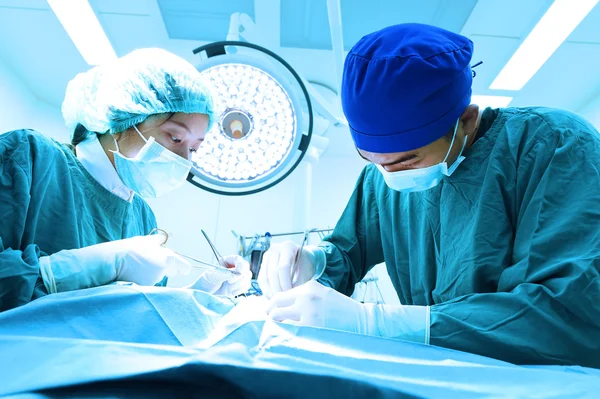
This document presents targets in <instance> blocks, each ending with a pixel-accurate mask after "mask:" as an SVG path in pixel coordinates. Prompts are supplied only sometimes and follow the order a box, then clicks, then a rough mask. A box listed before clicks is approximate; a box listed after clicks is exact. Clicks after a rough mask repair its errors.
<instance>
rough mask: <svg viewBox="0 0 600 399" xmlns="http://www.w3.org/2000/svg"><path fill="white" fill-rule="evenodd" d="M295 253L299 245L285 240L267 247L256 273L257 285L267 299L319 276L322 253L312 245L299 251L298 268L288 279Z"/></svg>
mask: <svg viewBox="0 0 600 399" xmlns="http://www.w3.org/2000/svg"><path fill="white" fill-rule="evenodd" d="M299 250H300V246H299V245H297V244H295V243H293V242H291V241H286V242H283V243H280V244H273V245H271V247H270V248H269V250H268V251H267V252H265V254H264V255H263V259H262V263H261V265H260V271H259V273H258V285H259V286H260V289H261V291H262V292H263V295H265V296H266V297H267V298H271V297H272V296H273V295H275V294H276V293H278V292H283V291H288V290H291V289H292V288H294V287H298V286H300V285H302V284H305V283H306V282H308V281H310V280H313V279H318V278H319V277H321V275H322V274H323V271H324V270H325V265H326V262H327V260H326V257H325V252H324V251H323V250H322V249H321V248H319V247H316V246H305V247H304V248H303V249H302V255H301V257H300V261H299V263H298V268H297V270H296V273H295V275H294V276H292V266H293V265H294V261H295V259H296V255H297V254H298V251H299Z"/></svg>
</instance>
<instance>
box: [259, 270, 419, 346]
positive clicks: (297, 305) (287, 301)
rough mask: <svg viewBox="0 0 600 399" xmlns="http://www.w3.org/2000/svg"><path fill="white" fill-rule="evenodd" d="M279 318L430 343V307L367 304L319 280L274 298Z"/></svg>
mask: <svg viewBox="0 0 600 399" xmlns="http://www.w3.org/2000/svg"><path fill="white" fill-rule="evenodd" d="M267 314H268V315H269V317H271V318H272V319H273V320H275V321H285V322H290V323H292V324H299V325H306V326H312V327H322V328H329V329H334V330H341V331H347V332H353V333H358V334H365V335H374V336H379V337H386V338H400V339H404V340H408V341H414V342H420V343H426V344H428V343H429V325H430V321H429V307H428V306H402V305H400V306H396V305H378V304H371V303H369V304H363V303H360V302H358V301H355V300H354V299H352V298H349V297H347V296H345V295H343V294H341V293H339V292H337V291H335V290H333V289H331V288H328V287H325V286H323V285H321V284H320V283H319V282H317V281H314V280H313V281H309V282H307V283H306V284H304V285H302V286H300V287H298V288H294V289H292V290H290V291H287V292H282V293H278V294H276V295H274V296H273V298H272V299H271V300H270V304H269V307H268V308H267Z"/></svg>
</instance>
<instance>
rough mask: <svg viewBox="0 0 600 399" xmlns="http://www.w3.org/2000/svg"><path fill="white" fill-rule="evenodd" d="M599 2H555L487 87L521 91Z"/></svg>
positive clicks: (595, 0) (584, 0)
mask: <svg viewBox="0 0 600 399" xmlns="http://www.w3.org/2000/svg"><path fill="white" fill-rule="evenodd" d="M598 1H599V0H577V1H573V0H555V1H554V3H552V5H551V6H550V8H548V11H546V14H544V16H543V17H542V19H540V21H539V22H538V23H537V25H536V26H535V27H534V28H533V30H532V31H531V33H530V34H529V36H527V38H526V39H525V40H524V41H523V43H521V46H520V47H519V48H518V49H517V51H516V52H515V54H513V56H512V57H511V59H510V60H509V61H508V63H507V64H506V65H505V66H504V68H502V70H501V71H500V73H499V74H498V76H497V77H496V79H495V80H494V81H493V82H492V84H491V85H490V89H492V90H521V89H522V88H523V86H525V84H527V82H528V81H529V79H531V78H532V77H533V75H535V74H536V73H537V71H538V70H539V69H540V68H541V67H542V65H544V63H545V62H546V61H547V60H548V59H549V58H550V56H552V54H553V53H554V52H555V51H556V49H557V48H558V47H560V45H561V44H562V43H563V42H564V41H565V40H566V39H567V37H569V35H570V34H571V32H573V31H574V30H575V28H576V27H577V26H578V25H579V23H580V22H581V21H582V20H583V19H584V18H585V17H586V15H588V14H589V12H590V11H591V10H592V9H593V8H594V6H595V5H596V4H597V3H598Z"/></svg>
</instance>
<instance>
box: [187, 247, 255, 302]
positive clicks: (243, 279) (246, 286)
mask: <svg viewBox="0 0 600 399" xmlns="http://www.w3.org/2000/svg"><path fill="white" fill-rule="evenodd" d="M225 262H226V263H227V264H228V266H229V268H232V269H235V270H236V271H238V272H240V275H235V274H231V273H227V272H222V271H219V270H208V271H206V272H204V273H203V274H202V275H201V276H200V278H198V280H196V282H194V283H193V284H192V285H190V286H188V287H187V288H193V289H196V290H200V291H204V292H208V293H209V294H214V295H225V296H229V297H235V296H238V295H241V294H245V293H246V292H248V291H249V290H250V285H251V282H252V272H251V271H250V265H249V264H248V262H246V261H245V260H244V258H242V257H241V256H237V255H232V256H228V257H227V258H225Z"/></svg>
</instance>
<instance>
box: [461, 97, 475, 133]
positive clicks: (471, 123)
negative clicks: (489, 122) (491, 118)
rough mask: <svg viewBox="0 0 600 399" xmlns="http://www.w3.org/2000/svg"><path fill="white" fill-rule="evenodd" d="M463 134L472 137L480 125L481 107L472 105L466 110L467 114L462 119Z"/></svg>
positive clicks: (464, 113)
mask: <svg viewBox="0 0 600 399" xmlns="http://www.w3.org/2000/svg"><path fill="white" fill-rule="evenodd" d="M460 122H461V125H462V129H463V132H464V133H465V134H466V135H469V136H472V135H473V133H475V131H476V130H477V126H478V125H479V106H478V105H477V104H471V105H469V106H468V107H467V109H465V112H463V114H462V115H461V117H460Z"/></svg>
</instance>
